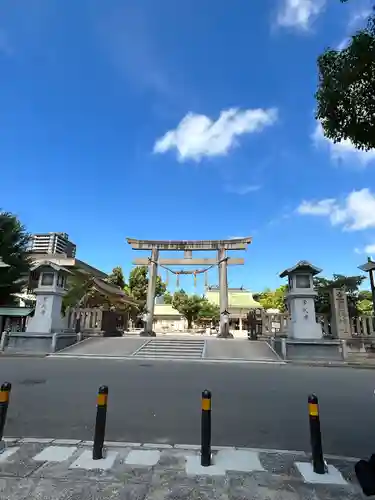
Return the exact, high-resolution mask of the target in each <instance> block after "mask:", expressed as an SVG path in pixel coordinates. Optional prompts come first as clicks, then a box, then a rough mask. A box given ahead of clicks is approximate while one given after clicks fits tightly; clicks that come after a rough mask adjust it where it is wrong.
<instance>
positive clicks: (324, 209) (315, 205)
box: [297, 198, 336, 215]
mask: <svg viewBox="0 0 375 500" xmlns="http://www.w3.org/2000/svg"><path fill="white" fill-rule="evenodd" d="M335 204H336V200H335V199H334V198H329V199H326V200H320V201H317V202H311V201H303V202H302V203H301V205H300V206H299V207H298V209H297V211H298V213H299V214H301V215H329V214H330V213H331V212H332V209H333V207H334V206H335Z"/></svg>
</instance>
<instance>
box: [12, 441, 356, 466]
mask: <svg viewBox="0 0 375 500" xmlns="http://www.w3.org/2000/svg"><path fill="white" fill-rule="evenodd" d="M4 441H5V444H6V446H9V445H21V444H43V445H46V446H56V445H60V446H61V445H67V446H68V445H69V446H71V445H74V446H78V447H81V446H90V447H92V446H93V441H87V440H85V439H82V440H81V439H68V438H60V439H59V438H37V437H36V438H34V437H29V438H19V437H18V438H17V437H5V438H4ZM104 445H105V446H107V447H113V448H116V447H117V448H138V449H148V450H150V449H160V450H176V451H199V450H200V449H201V446H200V445H199V444H169V443H132V442H127V441H105V442H104ZM212 450H213V451H221V450H239V451H251V452H255V453H269V454H275V455H293V456H298V457H301V458H308V459H310V454H309V453H307V452H305V451H302V450H278V449H272V448H247V447H245V446H212ZM324 456H325V457H326V458H328V459H329V460H345V461H347V462H358V460H359V458H356V457H345V456H342V455H331V454H327V453H325V454H324Z"/></svg>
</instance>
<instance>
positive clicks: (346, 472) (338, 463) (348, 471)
mask: <svg viewBox="0 0 375 500" xmlns="http://www.w3.org/2000/svg"><path fill="white" fill-rule="evenodd" d="M328 463H329V464H332V465H334V466H335V467H336V468H337V469H339V471H340V472H341V474H342V476H343V478H344V479H346V481H348V482H349V483H354V484H358V481H357V477H356V475H355V470H354V466H355V462H349V461H346V460H340V459H330V460H328Z"/></svg>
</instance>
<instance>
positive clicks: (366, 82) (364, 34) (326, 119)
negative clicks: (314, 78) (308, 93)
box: [315, 0, 375, 150]
mask: <svg viewBox="0 0 375 500" xmlns="http://www.w3.org/2000/svg"><path fill="white" fill-rule="evenodd" d="M346 1H347V0H341V2H343V3H344V2H346ZM374 54H375V15H374V14H372V15H370V17H369V18H368V21H367V26H365V27H364V28H362V29H361V30H359V31H357V32H356V33H354V35H353V36H352V37H351V40H350V42H349V44H348V46H347V47H345V48H343V49H342V50H334V49H331V48H329V49H327V50H326V51H325V52H324V53H323V54H321V55H320V56H319V58H318V73H319V84H318V90H317V92H316V95H315V96H316V100H317V112H316V118H317V119H318V120H319V121H320V123H321V124H322V127H323V131H324V135H325V136H326V137H328V138H329V139H331V140H333V141H334V142H340V141H342V140H346V139H349V140H350V141H351V142H352V143H353V144H354V145H355V146H356V147H357V148H359V149H364V150H369V149H372V148H374V147H375V56H374Z"/></svg>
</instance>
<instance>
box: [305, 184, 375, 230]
mask: <svg viewBox="0 0 375 500" xmlns="http://www.w3.org/2000/svg"><path fill="white" fill-rule="evenodd" d="M297 213H299V214H300V215H315V216H320V217H328V218H329V220H330V222H331V224H332V225H333V226H340V225H341V226H343V228H344V230H347V231H360V230H363V229H368V228H371V227H375V194H373V193H371V191H370V190H369V189H368V188H365V189H361V190H360V191H352V192H351V193H350V194H349V195H348V196H347V197H346V198H345V200H344V201H343V202H341V203H340V202H339V201H338V200H337V199H334V198H329V199H325V200H320V201H317V202H314V201H303V202H302V203H301V204H300V205H299V207H298V208H297Z"/></svg>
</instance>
